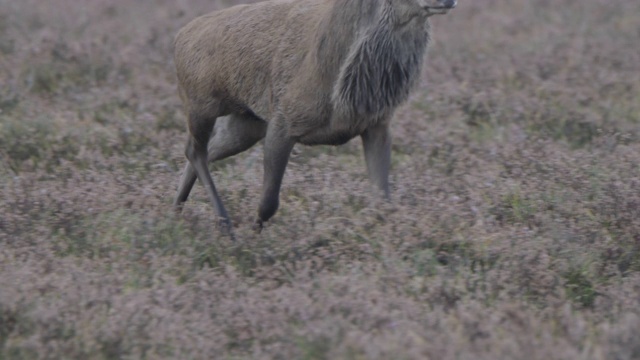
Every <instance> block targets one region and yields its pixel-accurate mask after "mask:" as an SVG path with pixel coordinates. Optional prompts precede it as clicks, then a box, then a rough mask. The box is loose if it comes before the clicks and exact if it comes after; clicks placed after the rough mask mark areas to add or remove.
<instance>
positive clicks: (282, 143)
mask: <svg viewBox="0 0 640 360" xmlns="http://www.w3.org/2000/svg"><path fill="white" fill-rule="evenodd" d="M294 145H295V140H294V139H292V138H290V137H289V136H288V135H287V134H286V132H285V130H284V129H283V128H281V127H279V126H277V124H269V128H268V129H267V135H266V137H265V141H264V181H263V190H262V200H261V201H260V207H259V208H258V219H257V220H256V226H255V229H256V230H257V231H258V232H260V231H261V230H262V226H263V223H264V222H266V221H268V220H269V219H270V218H271V217H272V216H273V215H274V214H275V213H276V211H277V210H278V206H279V203H280V200H279V198H280V186H281V185H282V178H283V177H284V172H285V170H286V168H287V163H288V162H289V155H290V154H291V150H292V149H293V146H294Z"/></svg>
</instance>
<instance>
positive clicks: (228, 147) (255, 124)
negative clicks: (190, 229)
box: [174, 114, 267, 212]
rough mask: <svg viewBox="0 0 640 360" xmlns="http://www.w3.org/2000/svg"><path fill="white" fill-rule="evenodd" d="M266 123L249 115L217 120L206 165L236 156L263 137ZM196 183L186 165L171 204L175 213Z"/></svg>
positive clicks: (179, 209) (191, 167) (193, 169)
mask: <svg viewBox="0 0 640 360" xmlns="http://www.w3.org/2000/svg"><path fill="white" fill-rule="evenodd" d="M266 131H267V123H266V122H265V121H264V120H262V119H260V118H258V117H256V116H254V115H251V114H232V115H229V116H225V117H220V118H218V119H217V120H216V122H215V125H214V128H213V136H212V137H211V140H209V145H208V161H211V162H213V161H217V160H222V159H225V158H227V157H229V156H233V155H236V154H239V153H241V152H243V151H245V150H247V149H249V148H251V147H252V146H253V145H255V143H257V142H258V141H260V140H261V139H262V138H264V137H265V134H266ZM196 179H197V174H196V170H195V168H194V166H193V164H192V163H191V162H187V165H186V166H185V169H184V171H183V174H182V178H181V180H180V185H179V187H178V195H177V196H176V199H175V201H174V207H175V209H176V211H177V212H180V211H181V210H182V204H183V203H184V202H185V201H186V200H187V198H188V197H189V193H190V192H191V189H192V188H193V185H194V184H195V182H196Z"/></svg>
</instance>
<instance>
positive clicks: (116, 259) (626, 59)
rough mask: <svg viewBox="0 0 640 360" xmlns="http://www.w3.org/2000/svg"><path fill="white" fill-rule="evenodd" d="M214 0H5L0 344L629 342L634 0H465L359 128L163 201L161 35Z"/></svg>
mask: <svg viewBox="0 0 640 360" xmlns="http://www.w3.org/2000/svg"><path fill="white" fill-rule="evenodd" d="M234 3H237V2H234V1H216V0H175V1H174V0H172V1H169V0H144V1H129V0H109V1H107V0H84V1H77V0H47V1H43V0H20V1H16V0H0V359H436V360H437V359H616V360H618V359H619V360H630V359H640V335H639V334H640V51H638V44H639V39H640V2H639V1H637V0H618V1H615V2H613V1H605V0H567V1H550V0H470V1H465V0H460V1H459V6H458V8H457V9H455V10H454V11H452V12H451V13H450V14H449V15H447V16H441V17H437V18H434V19H433V21H432V25H433V43H432V47H431V48H430V50H429V54H428V60H427V64H426V68H425V71H424V74H423V76H422V79H421V81H420V84H419V86H418V88H417V90H416V91H415V93H414V94H413V96H412V97H411V99H410V101H409V102H408V103H407V104H406V105H404V106H403V107H401V108H400V109H399V110H398V111H397V113H396V116H395V119H394V123H393V126H392V133H393V137H394V145H393V154H392V156H393V162H392V166H393V170H392V177H391V182H392V201H391V202H385V201H382V200H380V199H379V198H378V196H377V195H376V193H375V192H374V191H372V187H371V186H370V185H369V182H368V180H367V175H366V170H365V164H364V159H363V155H362V150H361V146H360V142H359V141H358V140H357V139H356V140H354V141H352V142H351V143H349V144H347V145H344V146H339V147H329V146H326V147H323V146H319V147H304V146H298V147H296V149H295V150H294V153H293V155H292V159H291V162H290V164H289V167H288V169H287V173H286V176H285V182H284V186H283V191H282V196H281V207H280V210H279V212H278V213H277V214H276V216H275V217H274V218H273V219H272V221H270V222H269V224H268V225H267V226H266V228H265V229H264V231H263V232H262V234H260V235H258V234H256V233H254V232H253V231H252V229H251V226H252V223H253V220H254V218H255V215H256V209H257V206H258V202H259V195H260V192H261V183H262V146H261V145H257V146H255V147H254V148H252V149H251V150H249V151H247V152H245V153H243V154H241V155H239V156H236V157H234V158H231V159H228V160H225V161H222V162H219V163H214V164H211V169H212V173H213V176H214V178H215V180H216V182H217V185H218V188H219V189H220V192H221V195H222V197H223V200H224V201H225V204H226V205H227V208H228V210H229V212H230V214H231V217H232V221H233V223H234V232H235V236H236V241H235V242H234V241H232V240H231V239H230V238H229V237H225V236H222V234H221V233H220V231H219V229H218V228H217V227H216V226H215V221H214V212H213V210H212V209H211V207H210V205H209V203H208V200H207V197H206V193H205V191H204V189H203V188H202V186H200V185H199V184H197V185H196V187H195V188H194V192H193V194H192V197H191V198H190V199H189V201H188V202H187V203H186V206H185V209H184V212H183V214H182V215H180V216H176V215H175V214H174V213H173V212H172V211H171V203H172V200H173V197H174V195H175V191H176V186H177V183H178V179H179V176H180V172H181V169H182V167H183V165H184V162H185V158H184V155H183V151H184V143H185V141H186V130H185V122H184V117H185V116H184V113H183V111H182V109H181V106H180V101H179V98H178V95H177V91H176V80H175V75H174V69H173V63H172V41H173V36H174V35H175V33H176V32H177V30H178V29H179V28H180V27H181V26H183V25H184V24H186V23H187V22H188V21H189V20H190V19H192V18H194V17H195V16H197V15H199V14H203V13H205V12H207V11H210V10H214V9H219V8H222V7H225V6H231V5H233V4H234Z"/></svg>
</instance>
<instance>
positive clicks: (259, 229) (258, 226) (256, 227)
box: [253, 219, 264, 234]
mask: <svg viewBox="0 0 640 360" xmlns="http://www.w3.org/2000/svg"><path fill="white" fill-rule="evenodd" d="M263 228H264V225H263V222H262V220H260V219H258V220H256V222H255V223H254V224H253V231H255V232H256V233H257V234H260V233H261V232H262V229H263Z"/></svg>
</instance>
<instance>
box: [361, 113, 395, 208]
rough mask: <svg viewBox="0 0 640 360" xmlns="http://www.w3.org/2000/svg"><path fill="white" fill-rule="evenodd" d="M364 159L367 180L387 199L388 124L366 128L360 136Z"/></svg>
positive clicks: (389, 154)
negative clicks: (367, 174)
mask: <svg viewBox="0 0 640 360" xmlns="http://www.w3.org/2000/svg"><path fill="white" fill-rule="evenodd" d="M361 137H362V145H363V147H364V157H365V160H366V162H367V170H368V172H369V179H371V182H372V183H374V184H375V185H376V186H377V187H378V188H380V190H382V192H383V194H384V197H385V198H386V199H389V168H390V167H391V135H390V133H389V126H388V124H379V125H376V126H373V127H370V128H368V129H367V130H366V131H365V132H364V133H363V134H362V135H361Z"/></svg>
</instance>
